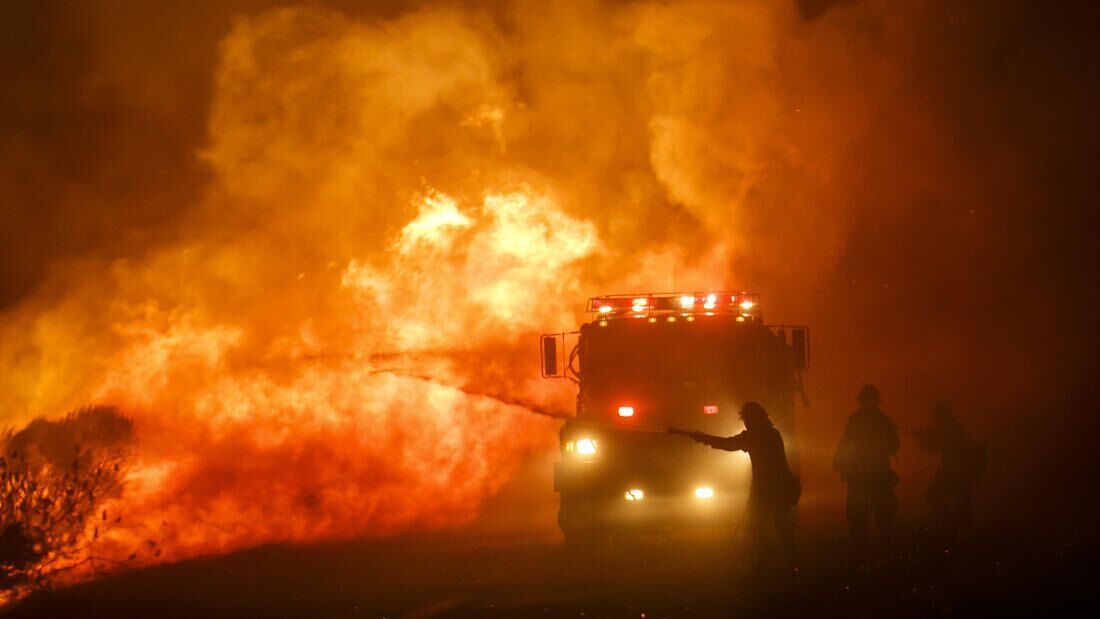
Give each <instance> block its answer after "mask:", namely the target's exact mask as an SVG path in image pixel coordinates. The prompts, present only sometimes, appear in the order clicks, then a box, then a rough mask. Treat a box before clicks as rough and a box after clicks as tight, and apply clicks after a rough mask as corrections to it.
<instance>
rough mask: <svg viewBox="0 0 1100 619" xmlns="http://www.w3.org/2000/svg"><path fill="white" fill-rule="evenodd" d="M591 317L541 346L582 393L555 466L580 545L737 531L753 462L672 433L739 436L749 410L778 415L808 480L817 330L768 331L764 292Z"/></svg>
mask: <svg viewBox="0 0 1100 619" xmlns="http://www.w3.org/2000/svg"><path fill="white" fill-rule="evenodd" d="M587 312H588V313H589V314H590V315H591V319H590V320H589V321H588V322H586V323H585V324H583V325H581V327H580V330H579V331H575V332H569V333H552V334H545V335H543V336H542V339H541V352H542V375H543V377H546V378H561V379H568V380H572V381H574V382H575V383H576V385H577V387H578V390H577V405H576V414H575V416H574V417H572V418H570V419H569V420H567V421H566V423H565V424H564V426H563V427H562V429H561V435H560V457H561V460H560V461H559V462H557V463H555V465H554V490H555V491H556V492H557V493H558V494H559V495H560V508H559V511H558V524H559V526H560V527H561V530H562V533H563V534H564V536H565V541H566V544H567V545H583V546H590V545H600V544H604V543H612V544H613V543H615V540H617V539H620V538H622V539H631V538H633V537H635V536H636V535H638V534H640V533H646V532H659V531H667V530H671V529H678V528H683V527H688V526H694V525H710V526H717V527H730V528H732V527H734V526H736V523H737V522H738V520H739V518H738V516H739V514H740V513H741V511H743V509H744V505H745V502H746V500H747V497H748V490H749V483H750V481H751V471H750V462H749V458H748V455H747V454H745V453H743V452H735V453H730V452H724V451H718V450H713V449H708V448H705V447H702V446H700V445H698V444H696V443H694V442H693V441H691V440H687V439H685V438H684V437H681V436H674V435H671V434H669V433H668V432H667V429H668V428H670V427H675V428H680V429H686V430H700V431H703V432H707V433H709V434H717V435H722V436H729V435H733V434H736V433H738V432H740V431H742V430H743V429H744V425H743V424H742V422H741V420H740V419H739V417H738V415H737V412H738V410H739V408H740V407H741V405H742V404H744V403H745V402H748V401H753V400H755V401H757V402H759V403H761V404H762V405H763V406H764V407H765V408H766V409H767V411H768V413H769V415H770V417H771V419H772V421H773V423H774V424H775V426H776V427H777V428H778V429H779V431H780V432H781V433H782V435H783V438H784V442H785V443H786V446H787V453H788V459H789V460H791V465H792V469H794V470H796V471H797V466H798V461H797V459H798V456H797V449H796V442H795V408H796V396H799V395H801V396H802V400H803V405H805V404H806V403H805V392H804V391H803V389H802V381H801V371H802V370H805V369H806V368H807V367H808V363H809V330H808V329H807V328H806V327H804V326H795V325H765V324H764V315H763V311H762V308H761V305H760V298H759V295H757V294H756V293H751V292H686V293H650V294H628V295H609V296H601V297H595V298H592V299H590V300H589V301H588V306H587Z"/></svg>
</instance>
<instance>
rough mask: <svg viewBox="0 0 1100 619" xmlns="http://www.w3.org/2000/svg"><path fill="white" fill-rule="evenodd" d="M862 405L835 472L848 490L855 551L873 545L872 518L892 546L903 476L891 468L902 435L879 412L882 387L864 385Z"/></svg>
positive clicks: (842, 445)
mask: <svg viewBox="0 0 1100 619" xmlns="http://www.w3.org/2000/svg"><path fill="white" fill-rule="evenodd" d="M857 399H858V400H859V408H858V409H857V410H856V412H854V413H852V415H851V417H849V418H848V425H847V427H845V428H844V436H843V437H841V439H840V445H839V446H837V450H836V455H835V457H834V458H833V469H834V470H835V471H836V472H837V473H839V474H840V477H841V479H843V480H844V483H846V484H848V504H847V512H848V531H849V535H850V541H851V543H852V546H853V547H856V548H859V547H863V546H865V545H866V544H867V542H868V541H869V539H870V529H871V527H870V524H871V519H872V517H873V518H874V521H875V525H876V528H877V529H878V535H879V539H880V540H882V541H884V542H888V541H889V540H890V536H891V534H892V532H893V527H894V516H895V515H896V513H897V508H898V500H897V497H896V496H895V495H894V486H896V485H897V483H898V476H897V475H896V474H895V473H894V471H893V469H891V468H890V457H891V456H893V455H894V454H896V453H897V451H898V431H897V428H896V427H895V426H894V422H893V421H891V420H890V418H889V417H887V416H886V414H885V413H883V412H882V411H881V410H879V404H880V403H881V402H882V398H881V397H880V396H879V391H878V388H877V387H875V386H874V385H864V386H863V388H862V389H860V390H859V396H858V398H857Z"/></svg>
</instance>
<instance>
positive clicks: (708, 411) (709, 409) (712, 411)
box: [703, 404, 718, 415]
mask: <svg viewBox="0 0 1100 619" xmlns="http://www.w3.org/2000/svg"><path fill="white" fill-rule="evenodd" d="M703 414H704V415H717V414H718V407H717V406H715V405H713V404H708V405H706V406H704V407H703Z"/></svg>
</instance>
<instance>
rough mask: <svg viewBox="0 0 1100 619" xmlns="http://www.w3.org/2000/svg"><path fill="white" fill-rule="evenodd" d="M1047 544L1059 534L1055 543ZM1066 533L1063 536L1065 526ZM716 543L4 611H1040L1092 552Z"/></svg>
mask: <svg viewBox="0 0 1100 619" xmlns="http://www.w3.org/2000/svg"><path fill="white" fill-rule="evenodd" d="M1056 537H1057V536H1056ZM1062 537H1066V536H1065V535H1063V536H1062ZM739 557H740V547H739V546H738V545H736V544H729V543H726V542H722V541H721V540H719V539H718V538H717V537H707V536H703V537H682V536H681V537H667V536H666V537H656V538H643V539H641V540H640V541H639V542H638V543H637V544H636V545H635V546H632V547H629V548H624V549H620V550H617V551H614V552H610V553H585V554H582V555H572V554H570V553H568V552H566V551H565V549H564V548H562V547H561V546H560V545H558V544H553V543H538V544H523V543H510V544H508V545H506V546H492V545H487V544H486V542H485V541H483V540H470V539H469V538H467V537H464V536H463V535H462V534H460V533H452V534H446V535H431V536H418V537H406V538H400V539H391V540H385V541H352V542H343V543H329V544H324V545H313V546H270V547H264V548H258V549H253V550H249V551H246V552H240V553H236V554H233V555H229V556H224V557H216V558H209V559H203V560H195V561H188V562H184V563H179V564H173V565H164V566H158V567H154V568H150V569H145V570H139V571H134V572H130V573H125V574H120V575H117V576H114V577H110V578H106V579H103V580H99V581H96V582H91V583H87V584H83V585H80V586H76V587H72V588H69V589H64V590H57V591H49V592H42V593H39V594H37V595H34V596H32V597H30V598H29V599H27V600H25V601H23V602H22V603H20V604H17V605H15V606H13V607H11V608H9V609H7V612H6V613H4V614H6V615H7V616H8V617H13V618H15V617H113V618H120V617H561V616H566V617H586V618H590V617H635V618H658V617H710V616H729V615H739V616H791V615H794V614H796V613H798V614H802V613H807V614H813V615H815V616H844V617H872V616H873V617H883V616H905V617H910V616H912V617H918V616H919V617H926V616H979V615H990V614H992V613H1004V612H1011V613H1012V614H1013V615H1016V614H1017V613H1019V612H1020V611H1035V612H1043V613H1044V614H1047V615H1050V614H1051V613H1056V612H1058V611H1068V610H1069V609H1070V608H1072V607H1073V606H1074V604H1075V603H1076V602H1078V601H1081V600H1084V599H1085V598H1086V597H1087V596H1088V592H1089V586H1088V584H1089V583H1088V581H1087V580H1086V579H1087V578H1090V575H1091V574H1095V573H1096V567H1097V565H1096V563H1097V561H1096V554H1095V552H1094V549H1093V548H1090V547H1088V546H1081V545H1078V544H1075V543H1074V541H1073V540H1071V539H1063V540H1062V541H1061V542H1054V541H1049V540H1048V541H1039V540H1034V539H1031V540H1009V539H1005V538H999V539H998V538H995V537H985V538H981V539H978V540H976V541H972V542H970V543H965V544H954V545H952V546H951V547H945V546H944V544H942V543H934V542H932V541H930V540H928V539H926V538H923V537H922V536H921V535H919V534H915V533H914V534H910V535H907V536H905V539H904V541H900V542H899V543H898V544H897V546H896V547H895V548H894V549H893V550H891V551H884V552H881V553H879V555H878V556H877V557H876V558H871V559H868V560H866V561H854V560H853V559H852V557H851V556H850V554H849V553H848V551H847V547H846V544H845V542H844V541H843V540H841V539H826V538H821V539H815V540H804V541H803V543H802V553H801V559H800V567H799V569H798V570H797V571H787V570H783V569H780V568H778V567H771V568H768V569H764V570H762V571H758V570H756V569H753V568H752V566H751V565H749V564H748V563H747V562H745V561H742V560H740V559H739Z"/></svg>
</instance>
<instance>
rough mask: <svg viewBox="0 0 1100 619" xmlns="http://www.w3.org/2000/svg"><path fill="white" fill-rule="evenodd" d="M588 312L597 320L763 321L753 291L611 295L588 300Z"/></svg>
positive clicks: (758, 300)
mask: <svg viewBox="0 0 1100 619" xmlns="http://www.w3.org/2000/svg"><path fill="white" fill-rule="evenodd" d="M586 309H587V311H588V312H590V313H594V314H596V315H598V316H600V317H601V318H650V319H651V320H650V322H653V320H655V317H656V316H669V321H672V320H673V319H674V317H675V316H689V317H695V316H698V315H702V316H716V315H724V316H729V315H734V316H737V320H739V321H742V322H744V321H752V322H758V321H761V320H763V319H764V314H763V312H762V311H761V310H760V295H758V294H756V293H755V292H744V291H742V292H661V293H650V294H613V295H606V296H602V297H593V298H591V299H589V300H588V307H587V308H586Z"/></svg>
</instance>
